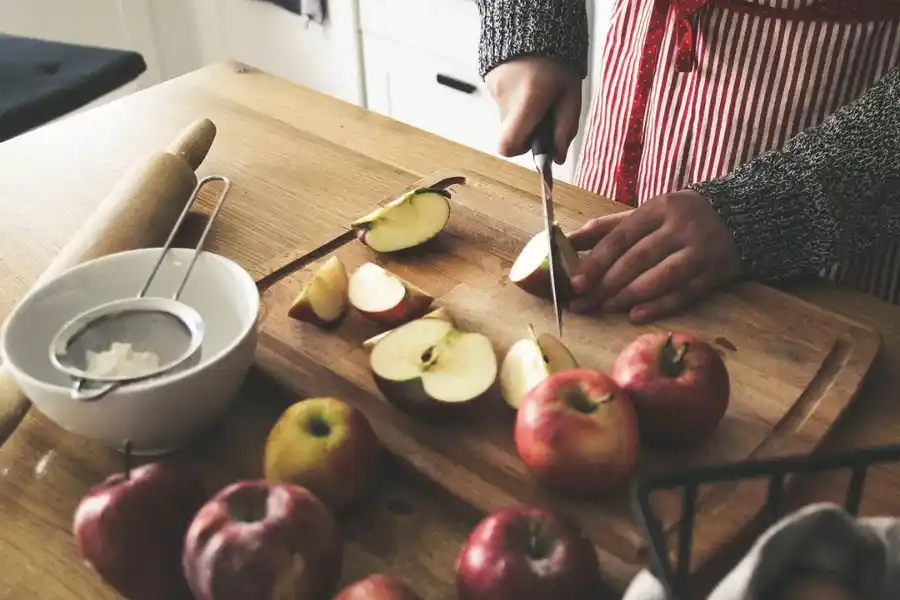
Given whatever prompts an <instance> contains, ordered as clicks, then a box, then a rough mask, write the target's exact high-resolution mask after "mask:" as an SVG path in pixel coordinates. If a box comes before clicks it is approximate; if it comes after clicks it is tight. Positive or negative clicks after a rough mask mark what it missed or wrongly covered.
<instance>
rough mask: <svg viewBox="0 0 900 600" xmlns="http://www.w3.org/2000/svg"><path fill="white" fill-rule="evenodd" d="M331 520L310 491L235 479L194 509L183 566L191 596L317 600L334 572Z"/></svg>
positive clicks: (338, 561) (336, 537)
mask: <svg viewBox="0 0 900 600" xmlns="http://www.w3.org/2000/svg"><path fill="white" fill-rule="evenodd" d="M342 562H343V544H342V541H341V535H340V531H339V529H338V525H337V522H336V521H335V520H334V517H333V516H332V515H331V512H329V510H328V508H327V507H326V506H325V505H324V504H323V503H322V501H321V500H319V499H318V498H316V497H315V495H314V494H313V493H312V492H310V491H309V490H307V489H305V488H302V487H299V486H296V485H292V484H284V483H267V482H265V481H243V482H238V483H234V484H232V485H230V486H228V487H226V488H225V489H223V490H222V491H220V492H219V493H218V494H216V496H215V497H214V498H213V499H212V500H210V501H209V502H207V503H206V505H205V506H204V507H203V508H201V509H200V512H198V513H197V516H196V517H195V518H194V521H193V522H192V523H191V526H190V528H189V529H188V532H187V536H186V538H185V543H184V558H183V567H184V574H185V577H186V578H187V582H188V584H189V585H190V587H191V591H192V592H193V593H194V597H195V598H196V600H246V599H247V598H272V599H280V598H290V599H291V600H321V598H323V597H326V596H327V595H328V594H331V593H332V591H333V589H334V586H335V585H336V584H337V581H338V579H339V578H340V575H341V568H342Z"/></svg>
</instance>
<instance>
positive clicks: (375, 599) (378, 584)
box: [332, 573, 422, 600]
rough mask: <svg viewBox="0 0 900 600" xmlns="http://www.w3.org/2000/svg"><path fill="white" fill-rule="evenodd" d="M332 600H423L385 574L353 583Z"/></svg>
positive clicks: (403, 583) (401, 583)
mask: <svg viewBox="0 0 900 600" xmlns="http://www.w3.org/2000/svg"><path fill="white" fill-rule="evenodd" d="M332 600H422V599H421V598H420V597H419V595H418V594H416V593H415V592H414V591H412V589H411V588H410V587H409V586H408V585H406V583H405V582H403V581H401V580H399V579H397V578H395V577H391V576H389V575H384V574H381V573H379V574H376V575H370V576H369V577H366V578H365V579H360V580H359V581H356V582H354V583H351V584H350V585H348V586H347V587H345V588H344V589H343V590H341V593H340V594H338V595H337V596H335V597H334V598H332Z"/></svg>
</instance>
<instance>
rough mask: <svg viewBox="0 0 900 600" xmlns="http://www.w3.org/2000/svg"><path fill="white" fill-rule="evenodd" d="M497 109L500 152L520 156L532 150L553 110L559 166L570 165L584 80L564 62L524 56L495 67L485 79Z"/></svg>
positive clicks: (556, 159) (556, 157) (555, 157)
mask: <svg viewBox="0 0 900 600" xmlns="http://www.w3.org/2000/svg"><path fill="white" fill-rule="evenodd" d="M484 80H485V83H487V85H488V89H489V90H490V92H491V95H492V96H493V97H494V100H496V101H497V106H498V107H499V108H500V119H501V122H502V128H501V132H500V142H499V147H498V151H499V152H500V154H502V155H503V156H518V155H520V154H524V153H525V152H528V150H529V149H530V148H531V135H532V133H533V132H534V130H535V128H536V127H537V125H538V123H539V122H540V121H541V119H543V118H544V116H545V115H546V114H547V112H548V111H549V110H550V109H551V107H553V108H554V109H555V112H554V116H555V119H556V139H555V143H556V154H555V156H554V157H553V160H554V161H555V162H556V163H557V164H560V165H561V164H563V163H564V162H566V155H567V154H568V152H569V146H570V145H571V144H572V140H573V139H575V134H576V133H577V132H578V121H579V119H580V117H581V77H579V76H578V73H577V72H576V71H575V70H574V69H572V68H571V67H568V66H566V65H564V64H562V63H559V62H557V61H555V60H552V59H549V58H543V57H539V56H523V57H521V58H516V59H514V60H511V61H509V62H506V63H503V64H501V65H499V66H497V67H495V68H494V69H493V70H492V71H491V72H490V73H488V74H487V76H486V77H485V78H484Z"/></svg>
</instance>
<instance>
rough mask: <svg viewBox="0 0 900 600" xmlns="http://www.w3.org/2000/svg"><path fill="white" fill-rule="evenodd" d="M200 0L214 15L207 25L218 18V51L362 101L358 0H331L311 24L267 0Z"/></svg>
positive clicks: (208, 14)
mask: <svg viewBox="0 0 900 600" xmlns="http://www.w3.org/2000/svg"><path fill="white" fill-rule="evenodd" d="M198 1H199V3H200V5H201V6H202V7H204V10H201V16H202V17H203V18H205V19H211V20H212V23H213V25H212V26H210V25H207V27H208V28H211V27H214V26H215V24H218V27H219V31H220V35H221V46H220V48H219V49H218V50H217V52H219V53H224V54H225V56H226V57H228V58H232V59H235V60H238V61H241V62H243V63H246V64H249V65H251V66H253V67H256V68H259V69H262V70H264V71H268V72H269V73H272V74H274V75H278V76H279V77H283V78H285V79H288V80H290V81H294V82H296V83H300V84H302V85H305V86H307V87H310V88H312V89H315V90H318V91H320V92H323V93H325V94H328V95H330V96H334V97H336V98H340V99H341V100H345V101H347V102H352V103H354V104H362V103H363V97H364V95H363V90H362V72H361V69H362V64H361V61H360V56H359V31H358V27H357V17H356V0H331V1H330V2H329V3H328V13H329V14H328V20H327V21H326V23H325V24H324V25H319V24H316V23H310V24H309V27H307V26H306V22H305V21H304V19H302V18H300V17H299V16H297V15H295V14H293V13H291V12H290V11H287V10H285V9H283V8H281V7H279V6H276V5H274V4H271V3H268V2H261V1H259V0H217V1H205V2H204V1H203V0H198ZM363 1H365V0H363ZM204 15H205V16H204ZM204 37H208V35H207V36H204Z"/></svg>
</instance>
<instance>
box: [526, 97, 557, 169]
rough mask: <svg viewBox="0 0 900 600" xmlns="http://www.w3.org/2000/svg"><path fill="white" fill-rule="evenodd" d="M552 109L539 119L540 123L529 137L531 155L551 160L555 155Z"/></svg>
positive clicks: (554, 126)
mask: <svg viewBox="0 0 900 600" xmlns="http://www.w3.org/2000/svg"><path fill="white" fill-rule="evenodd" d="M553 110H554V109H553V108H551V109H550V110H549V111H547V114H546V115H545V116H544V118H543V119H541V122H540V123H538V124H537V127H535V128H534V133H533V134H532V137H531V153H532V154H533V155H535V156H539V155H542V154H543V155H545V156H548V157H550V158H551V159H552V158H553V155H554V154H555V153H556V149H555V131H554V130H555V129H556V119H555V118H554V112H553Z"/></svg>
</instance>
